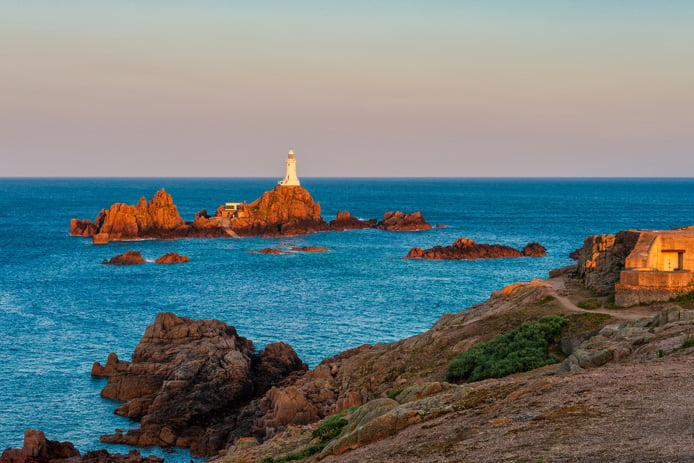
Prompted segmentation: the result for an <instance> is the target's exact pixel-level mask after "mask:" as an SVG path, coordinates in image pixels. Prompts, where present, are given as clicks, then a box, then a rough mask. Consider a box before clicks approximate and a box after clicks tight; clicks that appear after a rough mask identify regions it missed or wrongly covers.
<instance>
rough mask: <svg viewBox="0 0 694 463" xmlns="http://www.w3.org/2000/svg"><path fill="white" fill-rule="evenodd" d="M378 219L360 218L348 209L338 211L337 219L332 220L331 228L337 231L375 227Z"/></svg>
mask: <svg viewBox="0 0 694 463" xmlns="http://www.w3.org/2000/svg"><path fill="white" fill-rule="evenodd" d="M376 225H378V220H376V219H371V220H359V219H357V218H356V217H354V216H353V215H352V214H350V213H349V212H347V211H337V216H336V217H335V220H331V221H330V228H331V229H332V230H335V231H344V230H360V229H364V228H375V227H376Z"/></svg>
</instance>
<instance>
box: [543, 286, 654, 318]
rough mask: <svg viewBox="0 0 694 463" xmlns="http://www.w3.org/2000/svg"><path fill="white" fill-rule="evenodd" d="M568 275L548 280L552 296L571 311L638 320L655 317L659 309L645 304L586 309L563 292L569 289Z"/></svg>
mask: <svg viewBox="0 0 694 463" xmlns="http://www.w3.org/2000/svg"><path fill="white" fill-rule="evenodd" d="M566 279H567V277H566V276H565V275H562V276H559V277H556V278H550V279H548V280H547V283H549V285H550V287H551V290H550V292H551V293H552V296H554V298H555V299H556V300H557V301H559V303H561V305H563V306H564V308H565V309H566V310H568V311H570V312H590V313H602V314H607V315H610V316H612V317H614V318H616V319H619V320H638V319H641V318H650V317H653V316H654V315H655V314H656V313H657V311H654V310H653V308H652V307H643V306H636V307H630V308H628V309H613V310H611V309H593V310H586V309H582V308H580V307H578V306H577V305H576V304H574V303H573V302H571V300H570V299H569V298H568V297H566V296H563V294H566V293H568V291H569V290H568V289H567V287H566V281H567V280H566Z"/></svg>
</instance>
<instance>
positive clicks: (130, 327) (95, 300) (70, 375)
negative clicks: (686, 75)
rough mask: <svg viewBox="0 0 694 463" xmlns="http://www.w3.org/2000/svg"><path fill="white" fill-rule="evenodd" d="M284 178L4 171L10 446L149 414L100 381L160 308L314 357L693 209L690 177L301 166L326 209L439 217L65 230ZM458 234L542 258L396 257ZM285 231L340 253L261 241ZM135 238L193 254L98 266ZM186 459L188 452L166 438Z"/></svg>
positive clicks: (0, 238)
mask: <svg viewBox="0 0 694 463" xmlns="http://www.w3.org/2000/svg"><path fill="white" fill-rule="evenodd" d="M275 181H276V180H275V179H79V180H78V179H50V180H45V179H0V333H2V335H1V336H0V378H2V380H1V381H0V397H1V398H2V400H0V450H2V449H3V448H5V447H18V446H21V443H22V434H23V431H24V429H25V428H37V429H41V430H44V431H45V432H46V434H47V436H48V438H49V439H59V440H70V441H72V442H74V443H75V444H76V446H77V447H78V448H79V449H80V450H82V451H84V450H89V449H96V448H104V447H105V448H108V449H109V450H112V451H113V450H116V451H127V450H128V448H127V447H122V446H114V445H105V444H101V443H99V442H98V437H99V436H100V435H102V434H105V433H111V432H113V430H114V429H115V428H128V427H133V426H136V423H132V422H129V420H127V419H124V418H120V417H117V416H115V415H114V414H113V413H112V412H113V409H114V408H115V406H116V405H117V404H116V403H115V402H112V401H107V400H103V399H101V398H100V397H99V391H100V389H101V388H102V387H103V385H104V381H103V380H95V379H92V378H90V376H89V371H90V368H91V365H92V362H94V361H101V362H103V361H105V360H106V357H107V355H108V353H109V352H116V353H117V354H118V355H119V357H121V358H122V359H129V358H130V355H131V354H132V352H133V349H134V348H135V345H136V344H137V342H138V340H139V339H140V337H141V336H142V333H143V331H144V329H145V327H146V326H147V325H148V324H150V323H151V322H152V320H153V319H154V316H155V315H156V314H157V313H158V312H161V311H173V312H175V313H176V314H178V315H182V316H187V317H193V318H215V319H220V320H223V321H225V322H227V323H229V324H232V325H234V326H235V327H236V328H237V330H238V332H239V334H240V335H242V336H245V337H247V338H249V339H252V340H253V341H254V343H255V345H256V347H257V348H262V347H263V346H264V345H265V344H266V343H269V342H273V341H286V342H288V343H290V344H291V345H292V346H293V347H294V348H295V349H296V351H297V352H298V353H299V356H300V357H301V358H302V359H303V360H304V361H306V362H308V363H309V364H310V365H311V366H312V367H313V366H315V365H316V364H317V363H318V362H319V361H320V360H321V359H322V358H324V357H327V356H331V355H334V354H337V353H338V352H340V351H342V350H344V349H347V348H350V347H355V346H358V345H360V344H363V343H375V342H389V341H394V340H397V339H401V338H404V337H406V336H411V335H413V334H416V333H421V332H422V331H424V330H426V329H428V328H429V327H430V326H431V325H432V324H433V323H434V321H436V319H438V318H439V317H440V316H441V314H443V313H446V312H457V311H460V310H463V309H465V308H466V307H469V306H470V305H472V304H475V303H478V302H481V301H483V300H485V299H486V298H487V297H488V296H489V294H490V292H491V291H493V290H495V289H499V288H501V287H503V286H504V285H507V284H509V283H513V282H516V281H524V280H529V279H532V278H542V277H544V276H546V274H547V272H548V270H550V269H552V268H555V267H560V266H564V265H568V264H570V263H571V262H570V260H569V259H568V257H567V254H568V253H569V252H570V251H572V250H574V249H575V248H577V247H579V246H580V245H581V244H582V241H583V238H584V237H585V236H587V235H591V234H596V233H614V232H616V231H618V230H621V229H626V228H672V227H676V226H683V225H692V224H694V180H692V179H677V180H649V179H635V180H564V179H562V180H553V179H548V180H538V179H527V180H517V179H514V180H500V179H474V180H472V179H443V180H442V179H388V180H385V179H382V180H378V179H368V180H365V179H303V180H302V183H303V185H304V186H305V187H306V188H307V189H308V190H309V191H310V192H311V194H312V195H313V197H314V199H315V200H316V201H319V202H320V203H321V205H322V210H323V216H324V217H325V218H326V220H330V219H332V218H334V216H335V214H336V213H337V211H338V210H348V211H350V212H352V213H353V214H354V215H356V216H357V217H360V218H373V217H380V216H381V215H382V214H383V213H384V212H386V211H391V210H402V211H422V213H423V214H424V216H425V218H426V219H427V220H428V221H429V222H430V223H432V224H435V223H441V224H446V225H447V228H440V229H435V230H432V231H427V232H385V231H381V230H359V231H356V230H355V231H346V232H333V233H317V234H312V235H307V236H300V237H292V238H278V239H275V238H244V239H192V240H178V241H138V242H127V243H112V244H109V245H108V246H92V245H91V244H90V241H89V240H88V239H84V238H75V237H70V236H68V228H69V222H70V219H71V218H73V217H79V218H92V219H93V218H94V217H95V216H96V214H97V213H98V212H99V210H100V209H101V208H103V207H108V206H109V205H110V204H111V203H113V202H126V203H130V204H133V203H135V202H136V201H137V200H138V199H139V197H140V196H142V195H145V196H147V198H151V197H152V195H153V194H154V192H155V191H156V190H158V189H159V188H161V187H165V188H166V190H167V191H168V192H169V193H171V194H172V195H173V198H174V201H175V203H176V204H177V205H178V208H179V211H180V212H181V214H182V216H183V218H184V219H186V220H192V217H193V215H194V213H195V212H196V211H198V210H200V209H202V208H207V210H208V211H214V210H215V208H216V207H217V206H218V205H219V204H221V203H223V202H225V201H243V200H248V201H251V200H253V199H255V198H257V197H258V196H260V195H261V194H262V193H263V191H266V190H269V189H271V188H272V187H273V186H274V184H275ZM460 237H467V238H472V239H474V240H476V241H477V242H480V243H501V244H506V245H510V246H514V247H521V246H523V245H525V244H526V243H528V242H529V241H539V242H540V243H541V244H543V245H544V246H545V247H546V248H547V249H548V253H549V256H548V257H545V258H539V259H538V258H535V259H534V258H520V259H497V260H480V261H470V262H467V261H440V262H437V261H416V260H415V261H410V260H402V259H400V258H401V257H402V256H404V255H405V254H406V253H407V251H408V250H409V249H410V248H411V247H413V246H418V247H431V246H433V245H437V244H444V245H445V244H450V243H452V242H453V241H454V240H455V239H457V238H460ZM278 245H297V246H299V245H301V246H303V245H316V246H327V247H328V248H330V249H331V251H330V252H327V253H315V254H311V253H308V254H292V255H281V256H272V255H258V254H248V253H247V251H249V250H258V249H262V248H265V247H269V246H278ZM129 249H135V250H138V251H140V252H141V253H142V255H143V256H144V257H145V258H146V259H149V260H153V259H156V258H157V257H158V256H160V255H162V254H164V253H166V252H169V251H175V252H178V253H180V254H185V255H188V256H190V258H191V261H190V262H188V263H186V264H182V265H173V266H159V265H155V264H153V263H148V264H146V265H141V266H133V267H111V266H105V265H101V264H100V263H101V261H102V260H103V259H104V258H108V257H111V256H113V255H115V254H119V253H122V252H124V251H127V250H129ZM146 451H151V452H155V453H158V454H160V455H166V457H167V461H168V460H172V461H175V460H178V461H186V459H187V458H188V455H187V453H186V452H182V451H176V452H173V453H162V452H161V451H160V450H159V449H146Z"/></svg>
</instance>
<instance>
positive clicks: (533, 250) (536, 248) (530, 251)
mask: <svg viewBox="0 0 694 463" xmlns="http://www.w3.org/2000/svg"><path fill="white" fill-rule="evenodd" d="M522 252H523V255H524V256H526V257H544V256H546V255H547V249H545V247H544V246H542V245H541V244H540V243H537V242H534V243H528V244H526V245H525V246H524V247H523V250H522Z"/></svg>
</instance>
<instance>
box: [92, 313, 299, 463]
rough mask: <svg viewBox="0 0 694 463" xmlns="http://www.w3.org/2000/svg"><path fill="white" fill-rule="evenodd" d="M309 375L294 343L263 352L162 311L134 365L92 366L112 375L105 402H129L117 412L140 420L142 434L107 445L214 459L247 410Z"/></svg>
mask: <svg viewBox="0 0 694 463" xmlns="http://www.w3.org/2000/svg"><path fill="white" fill-rule="evenodd" d="M305 370H306V365H305V364H304V363H303V362H301V360H300V359H299V358H298V356H297V355H296V353H295V352H294V350H293V349H292V348H291V347H290V346H289V345H287V344H284V343H273V344H268V345H267V346H266V348H265V350H263V351H261V352H260V353H256V352H255V350H254V347H253V343H252V342H251V341H250V340H248V339H246V338H243V337H241V336H239V335H238V334H237V333H236V330H235V329H234V327H233V326H230V325H227V324H226V323H224V322H221V321H218V320H192V319H189V318H184V317H178V316H176V315H175V314H173V313H170V312H162V313H160V314H158V315H157V317H156V319H155V321H154V323H153V324H152V325H150V326H148V327H147V329H146V330H145V334H144V336H143V337H142V339H141V340H140V343H139V344H138V345H137V347H136V348H135V352H134V353H133V361H132V362H123V361H119V360H118V358H117V356H116V355H115V354H111V355H109V358H108V361H107V363H106V365H105V366H103V367H102V366H101V365H100V364H98V363H97V364H95V365H94V366H93V368H92V374H93V375H95V376H106V377H108V384H107V385H106V386H105V387H104V389H103V390H102V391H101V395H102V397H104V398H107V399H117V400H122V401H125V403H124V404H123V405H122V406H120V407H119V408H117V409H116V414H118V415H122V416H126V417H128V418H131V419H135V420H140V428H139V429H132V430H130V431H128V432H127V433H125V434H122V433H116V434H110V435H106V436H102V438H101V440H102V441H103V442H109V443H121V444H128V445H134V446H149V445H159V446H177V447H190V448H191V451H192V452H193V453H194V454H198V455H210V454H212V453H214V452H216V451H218V450H220V449H221V448H223V447H225V446H226V445H227V443H228V439H229V434H230V432H231V430H232V429H233V428H234V426H235V422H236V413H237V411H238V410H239V408H240V407H242V406H243V405H245V404H247V403H248V402H249V401H250V400H252V399H254V398H256V397H259V396H260V395H262V394H263V393H265V392H266V391H267V390H268V389H269V388H271V387H272V386H274V385H276V384H279V383H281V381H282V380H284V379H285V378H287V377H288V376H290V375H293V374H300V373H303V372H304V371H305Z"/></svg>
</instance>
